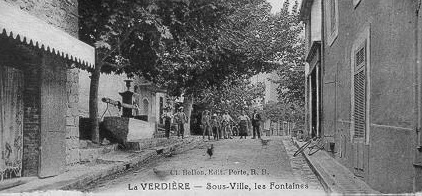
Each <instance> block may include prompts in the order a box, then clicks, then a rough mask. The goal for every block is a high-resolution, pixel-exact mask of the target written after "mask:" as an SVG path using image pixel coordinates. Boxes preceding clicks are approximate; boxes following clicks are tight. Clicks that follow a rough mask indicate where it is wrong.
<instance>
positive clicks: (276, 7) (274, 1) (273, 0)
mask: <svg viewBox="0 0 422 196" xmlns="http://www.w3.org/2000/svg"><path fill="white" fill-rule="evenodd" d="M267 1H268V2H269V3H270V4H271V6H272V7H273V8H272V9H271V12H272V13H276V12H279V11H280V9H281V7H282V6H283V0H267Z"/></svg>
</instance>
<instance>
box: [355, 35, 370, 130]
mask: <svg viewBox="0 0 422 196" xmlns="http://www.w3.org/2000/svg"><path fill="white" fill-rule="evenodd" d="M366 52H367V50H366V43H363V44H362V46H361V47H360V48H359V49H358V50H357V51H356V52H355V56H354V58H355V59H354V62H355V70H354V75H353V80H354V86H353V92H354V98H353V101H354V108H353V114H354V134H353V137H354V138H365V133H366V83H367V82H366V67H367V66H366V64H367V60H366Z"/></svg>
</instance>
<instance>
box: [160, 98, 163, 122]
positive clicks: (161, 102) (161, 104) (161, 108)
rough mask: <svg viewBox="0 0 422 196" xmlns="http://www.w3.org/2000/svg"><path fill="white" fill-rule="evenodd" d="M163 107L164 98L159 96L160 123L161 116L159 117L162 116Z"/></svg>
mask: <svg viewBox="0 0 422 196" xmlns="http://www.w3.org/2000/svg"><path fill="white" fill-rule="evenodd" d="M163 109H164V98H163V97H160V124H163V123H164V121H163V118H161V116H163Z"/></svg>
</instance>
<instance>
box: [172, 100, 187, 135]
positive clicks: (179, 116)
mask: <svg viewBox="0 0 422 196" xmlns="http://www.w3.org/2000/svg"><path fill="white" fill-rule="evenodd" d="M174 119H175V120H176V123H177V125H178V132H177V137H178V138H179V137H180V134H182V139H183V138H184V133H185V123H186V122H187V121H188V118H187V117H186V114H185V112H183V107H179V111H178V112H177V113H176V115H175V116H174Z"/></svg>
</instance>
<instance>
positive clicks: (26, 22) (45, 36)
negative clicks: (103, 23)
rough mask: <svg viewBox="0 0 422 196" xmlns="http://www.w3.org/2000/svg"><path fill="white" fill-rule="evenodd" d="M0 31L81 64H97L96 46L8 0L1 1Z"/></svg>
mask: <svg viewBox="0 0 422 196" xmlns="http://www.w3.org/2000/svg"><path fill="white" fill-rule="evenodd" d="M0 33H3V34H6V35H7V36H9V37H13V38H14V39H16V38H17V37H19V39H20V41H21V42H25V43H26V44H30V45H33V46H35V47H38V48H40V49H43V50H45V51H48V52H51V53H54V54H57V55H60V56H61V57H63V58H66V59H69V60H72V61H74V62H76V63H79V64H80V65H84V66H88V67H89V68H93V67H94V65H95V49H94V47H92V46H90V45H88V44H86V43H84V42H82V41H80V40H78V39H76V38H75V37H73V36H71V35H69V34H68V33H66V32H64V31H62V30H60V29H58V28H56V27H54V26H52V25H50V24H48V23H46V22H45V21H43V20H41V19H39V18H37V17H35V16H33V15H30V14H28V13H26V12H25V11H22V10H20V9H19V8H17V7H15V6H12V5H10V4H9V3H6V2H4V1H0Z"/></svg>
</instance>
